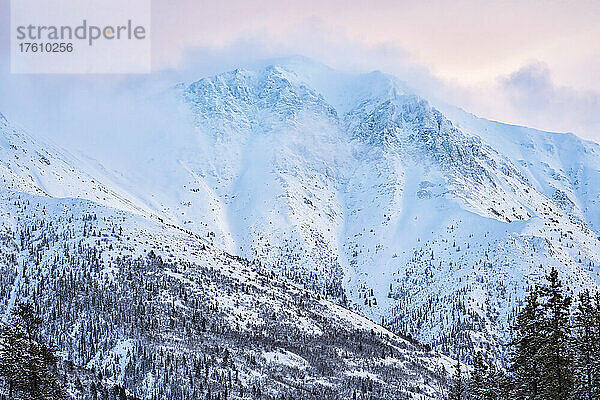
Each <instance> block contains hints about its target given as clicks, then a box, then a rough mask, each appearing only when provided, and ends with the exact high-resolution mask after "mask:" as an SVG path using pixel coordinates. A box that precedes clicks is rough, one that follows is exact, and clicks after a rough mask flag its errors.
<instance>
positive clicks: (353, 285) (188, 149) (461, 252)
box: [0, 58, 600, 360]
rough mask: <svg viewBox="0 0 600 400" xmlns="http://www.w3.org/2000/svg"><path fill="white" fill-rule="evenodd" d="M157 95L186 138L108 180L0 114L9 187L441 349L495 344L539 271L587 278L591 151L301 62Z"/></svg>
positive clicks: (580, 280) (595, 185) (380, 77)
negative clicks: (71, 205)
mask: <svg viewBox="0 0 600 400" xmlns="http://www.w3.org/2000/svg"><path fill="white" fill-rule="evenodd" d="M169 94H170V95H172V96H176V97H178V98H179V99H180V100H181V102H182V104H183V105H184V106H185V107H186V108H187V112H188V113H189V116H190V118H191V119H192V120H193V121H194V123H195V131H194V132H193V138H194V140H192V141H190V142H189V143H186V144H185V146H183V147H182V148H179V149H171V148H169V149H164V148H160V149H156V151H157V152H161V157H160V160H162V161H161V162H153V163H149V164H144V165H132V166H131V168H129V169H128V170H126V171H125V170H123V171H118V172H116V173H108V172H106V170H104V169H102V168H101V167H99V166H97V165H92V166H90V164H91V163H84V162H81V159H82V158H77V159H75V158H74V157H70V158H67V157H62V156H61V157H58V156H56V154H57V153H53V152H51V153H50V154H46V153H44V150H43V149H41V148H39V147H35V145H34V144H26V143H23V144H22V145H21V146H22V147H23V149H25V150H26V154H27V157H25V156H23V155H21V153H23V149H20V148H19V149H17V148H14V147H12V146H13V145H14V144H19V143H20V142H19V140H21V141H22V140H25V139H24V138H25V136H23V134H22V133H20V132H14V131H12V128H10V127H9V126H8V125H7V123H6V122H2V121H0V124H4V125H2V126H3V127H4V128H3V131H4V132H5V134H4V136H3V137H2V139H1V142H0V143H1V144H2V147H1V148H2V151H3V153H2V157H1V158H0V161H1V162H2V168H4V169H3V174H2V176H3V179H4V183H5V186H6V187H7V188H8V189H10V190H16V191H24V192H27V193H30V194H42V195H50V196H54V197H76V198H82V199H88V200H91V201H94V202H96V203H99V204H102V205H105V206H108V207H112V208H114V209H119V210H123V211H128V212H129V211H131V212H133V213H135V214H137V215H138V216H139V218H142V219H144V218H147V217H148V216H151V217H150V218H151V219H152V220H153V221H155V222H156V221H158V218H160V220H162V221H163V222H166V223H168V224H170V225H172V226H176V227H178V228H180V229H182V231H181V232H188V233H193V234H194V235H196V237H198V238H203V239H205V240H206V241H207V242H208V243H210V244H211V245H214V246H215V247H216V248H220V249H222V250H225V251H227V252H229V253H231V254H235V255H239V256H241V257H244V258H246V259H249V260H253V261H254V262H255V263H256V265H259V266H260V268H261V269H265V270H271V271H275V272H276V273H277V274H278V275H279V276H280V277H282V278H286V279H288V280H290V281H293V282H296V283H297V284H300V285H304V286H306V287H307V288H310V289H313V290H315V291H317V292H319V293H320V294H321V295H323V296H325V297H326V298H328V299H330V300H333V301H334V302H339V303H342V304H346V305H347V306H348V307H351V308H353V309H354V310H356V311H358V312H359V313H360V314H362V315H363V316H366V317H368V318H370V319H372V320H373V321H377V322H380V321H383V323H384V325H386V326H387V327H388V328H390V329H392V330H395V331H396V332H400V333H403V334H406V335H410V336H413V337H415V338H417V339H419V340H420V341H422V342H425V343H428V344H431V345H433V346H435V347H436V348H437V349H439V350H442V351H444V352H446V353H448V354H457V353H461V352H462V350H461V349H462V348H463V347H464V346H467V345H468V346H471V342H474V346H475V347H481V348H483V349H486V350H489V354H490V355H493V354H494V353H495V352H496V351H499V349H500V348H501V345H502V343H503V342H505V341H506V339H507V318H508V316H509V315H510V313H512V312H513V311H514V310H515V308H516V307H518V306H519V304H520V301H521V300H522V298H523V296H524V293H525V290H526V289H527V288H528V287H529V286H530V285H532V284H534V283H535V282H537V281H538V280H539V279H540V278H541V276H543V275H544V273H545V272H546V271H547V270H548V268H549V267H550V266H556V267H557V268H558V269H559V271H560V274H561V277H562V279H564V280H566V281H568V282H569V283H570V285H571V286H573V287H575V288H582V287H598V285H599V282H600V275H599V274H600V269H599V267H598V265H599V264H600V241H599V240H598V237H600V234H599V232H598V230H599V229H600V208H599V207H598V204H597V201H598V200H597V199H598V197H599V195H600V183H599V182H600V179H599V178H600V176H599V174H600V172H599V171H600V148H599V147H598V145H597V144H595V143H590V142H585V141H582V140H581V139H579V138H577V137H576V136H574V135H570V134H556V133H547V132H540V131H536V130H532V129H528V128H523V127H517V126H510V125H504V124H500V123H497V122H492V121H487V120H484V119H480V118H477V117H474V116H472V115H470V114H468V113H465V112H464V111H461V110H458V109H455V108H453V107H449V106H439V107H434V106H432V105H431V104H430V103H429V102H428V101H427V100H425V99H423V98H420V97H419V96H417V95H415V94H414V93H412V92H411V90H410V89H408V86H407V85H405V84H404V83H402V82H400V81H399V80H398V79H396V78H394V77H392V76H389V75H386V74H383V73H380V72H373V73H369V74H364V75H352V74H346V73H340V72H337V71H334V70H332V69H330V68H328V67H325V66H322V65H319V64H317V63H314V62H311V61H310V60H306V59H303V58H291V59H284V60H278V61H277V62H274V63H266V64H265V65H264V66H263V67H260V68H256V69H252V70H241V69H240V70H235V71H231V72H227V73H223V74H220V75H217V76H213V77H207V78H203V79H200V80H198V81H195V82H191V83H182V84H180V85H178V86H177V87H176V88H174V89H173V90H171V91H170V92H169ZM14 135H17V136H14ZM21 138H23V139H21ZM27 143H29V141H28V139H27ZM38 152H39V153H40V154H42V155H44V157H45V158H46V159H48V160H49V161H50V165H47V164H45V163H44V161H43V160H42V159H41V158H40V157H39V156H38V155H37V153H38ZM23 154H24V153H23ZM53 157H54V158H53ZM70 160H72V163H73V165H75V167H73V170H74V171H87V172H85V173H80V172H74V171H71V170H70V169H69V167H68V165H69V162H70ZM165 160H166V161H165ZM48 171H53V172H52V173H49V172H48ZM91 176H94V177H95V178H96V179H93V178H91ZM114 176H118V177H119V178H118V179H116V178H114ZM141 176H149V177H151V179H148V178H146V179H142V178H140V177H141ZM57 177H61V178H60V179H59V178H57ZM288 358H289V357H288ZM291 359H292V360H295V358H294V357H291Z"/></svg>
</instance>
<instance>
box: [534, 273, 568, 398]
mask: <svg viewBox="0 0 600 400" xmlns="http://www.w3.org/2000/svg"><path fill="white" fill-rule="evenodd" d="M546 279H547V280H548V282H547V285H546V286H543V287H542V288H540V298H541V301H540V304H541V306H542V310H543V316H544V319H543V320H542V327H543V329H542V340H543V342H542V347H541V349H540V350H541V351H540V356H541V358H540V360H539V361H540V362H539V363H535V364H533V366H534V367H541V371H542V375H541V386H540V389H541V394H542V398H544V399H547V400H553V399H556V400H565V399H568V398H569V397H570V396H571V392H572V389H573V376H572V367H573V363H572V360H573V356H572V352H571V349H570V337H571V327H570V325H569V314H570V308H571V298H570V297H568V296H565V294H564V293H563V287H562V283H561V282H560V280H559V279H558V271H557V270H556V269H555V268H552V270H551V272H550V274H549V275H548V277H547V278H546Z"/></svg>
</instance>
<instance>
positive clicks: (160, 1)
mask: <svg viewBox="0 0 600 400" xmlns="http://www.w3.org/2000/svg"><path fill="white" fill-rule="evenodd" d="M8 3H9V0H0V39H5V40H0V53H2V54H1V55H0V87H2V89H3V92H0V112H2V111H4V112H5V113H7V114H8V115H13V114H14V115H18V114H25V112H26V110H28V109H30V108H31V107H29V106H28V107H21V106H20V105H19V104H20V103H19V102H18V101H17V100H16V99H22V101H23V103H24V104H27V105H30V104H31V102H32V101H33V100H32V99H40V100H36V101H38V102H40V105H39V106H37V107H36V108H31V109H32V110H35V113H36V114H39V113H40V112H43V111H44V110H46V108H48V107H50V106H51V107H61V106H62V105H61V104H54V103H52V104H50V105H49V106H48V104H46V103H48V102H49V99H50V98H52V97H53V96H49V95H48V94H47V93H45V92H44V90H49V91H50V92H52V90H54V91H56V90H57V89H56V88H60V90H61V91H65V92H68V88H69V87H75V84H76V83H78V81H82V80H84V81H85V80H86V79H87V78H86V77H85V76H84V77H81V76H79V77H69V76H65V77H60V76H58V77H43V76H39V77H36V76H33V77H27V76H16V75H10V74H7V71H6V68H5V65H6V61H7V56H6V54H7V53H8V47H7V46H8V40H7V39H8V31H9V20H8V15H9V13H8ZM151 30H152V35H151V37H152V60H153V69H154V71H155V72H156V75H158V76H159V77H161V78H162V77H164V74H163V72H164V70H165V69H169V68H171V69H173V70H174V71H176V73H175V74H173V75H172V76H174V77H175V78H174V79H182V77H183V76H185V79H198V78H201V77H203V76H205V75H207V74H214V73H217V72H222V71H225V70H229V69H233V68H236V67H239V66H244V64H249V63H252V62H253V61H258V60H261V59H265V58H274V57H280V56H287V55H294V54H300V55H304V56H307V57H310V58H313V59H315V60H317V61H321V62H324V63H326V64H328V65H330V66H332V67H335V68H338V69H346V70H348V69H349V70H355V71H370V70H374V69H379V70H383V71H385V72H388V73H392V74H395V75H397V76H398V77H399V78H400V79H403V80H405V81H407V83H408V84H409V86H412V87H414V88H416V89H418V90H419V93H420V94H422V95H423V96H424V97H426V98H428V99H431V98H437V99H440V100H442V101H445V102H447V103H450V104H454V105H457V106H460V107H463V108H464V109H466V110H467V111H470V112H473V113H475V114H477V115H479V116H482V117H485V118H489V119H495V120H499V121H502V122H508V123H514V124H520V125H526V126H530V127H534V128H539V129H544V130H549V131H570V132H574V133H576V134H578V135H579V136H582V137H584V138H587V139H592V140H595V141H597V142H600V78H599V77H600V0H579V1H574V0H562V1H551V0H545V1H542V0H520V1H512V0H507V1H506V0H495V1H491V0H487V1H476V0H470V1H467V0H454V1H449V0H447V1H441V0H433V1H412V0H410V1H364V0H363V1H341V0H329V1H324V0H321V1H317V0H306V1H289V0H277V1H269V0H244V1H241V0H219V1H216V0H211V1H207V0H152V27H151ZM3 65H4V67H3ZM182 71H185V72H186V74H182V73H181V72H182ZM94 79H95V80H100V81H101V85H100V86H102V87H104V86H106V85H104V83H106V82H110V81H111V79H112V78H111V77H102V76H100V77H95V78H94ZM156 81H159V82H160V80H159V79H156ZM65 82H69V83H68V84H65ZM79 83H81V82H79ZM46 88H52V90H50V89H46ZM78 90H79V92H80V94H82V95H85V93H88V94H89V96H90V97H92V96H94V92H93V90H91V89H89V90H88V87H87V86H85V84H84V85H83V86H80V87H79V89H78ZM63 97H68V96H67V93H65V96H63ZM65 107H66V106H65ZM67 108H68V107H67ZM47 111H48V113H49V114H51V115H55V114H56V112H57V111H56V110H53V109H51V108H48V109H47ZM34 118H35V116H31V118H30V117H29V116H27V115H23V116H22V118H21V119H22V120H23V121H28V120H33V119H34ZM41 125H43V124H41Z"/></svg>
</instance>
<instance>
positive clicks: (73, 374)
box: [0, 120, 453, 399]
mask: <svg viewBox="0 0 600 400" xmlns="http://www.w3.org/2000/svg"><path fill="white" fill-rule="evenodd" d="M0 135H1V138H2V144H3V147H2V151H3V153H2V162H3V168H5V169H6V171H7V172H6V173H4V174H3V178H4V179H3V185H4V186H3V187H2V188H1V189H0V316H1V317H2V320H1V322H0V329H2V324H4V323H7V322H10V321H9V319H8V316H9V314H10V311H11V310H12V309H13V308H14V305H15V304H16V302H17V301H23V300H28V301H32V302H34V304H35V305H36V308H37V310H38V312H39V313H40V314H41V316H42V317H43V320H44V324H43V339H44V340H47V341H50V342H52V343H54V344H55V345H56V348H57V349H59V350H60V354H61V355H62V357H63V358H64V360H66V361H65V363H63V365H62V366H61V371H62V374H63V375H64V378H63V379H65V381H64V382H63V384H64V385H65V386H66V387H67V389H68V392H69V393H70V394H71V395H72V397H73V398H77V399H79V398H85V399H95V398H113V397H111V396H112V392H113V391H114V390H115V388H118V387H124V388H125V390H126V392H127V393H128V394H129V395H133V396H135V398H136V399H138V398H139V399H172V398H181V399H196V398H199V397H203V398H204V397H210V396H215V397H211V398H217V397H216V396H218V398H248V396H251V397H252V398H258V397H260V398H265V399H276V398H277V399H278V398H281V396H285V397H299V396H301V397H302V398H314V399H317V398H318V399H329V398H330V399H336V398H341V397H343V398H350V397H351V396H353V395H356V393H363V394H364V395H369V396H371V397H374V398H399V397H400V398H424V399H427V398H430V399H434V398H437V397H438V396H439V394H440V393H441V392H442V391H443V388H444V387H445V386H446V383H445V382H446V378H447V375H448V372H449V371H450V368H451V366H452V364H453V361H452V360H451V359H450V358H448V357H446V356H443V355H440V354H439V353H436V352H432V351H430V350H428V349H427V348H425V347H424V346H422V345H420V344H418V343H416V342H414V341H411V340H408V339H406V338H402V337H400V336H398V335H396V334H394V333H393V332H390V331H389V330H387V329H385V328H383V327H382V326H380V325H377V324H375V323H374V322H372V321H370V320H368V319H367V318H365V317H362V316H359V315H357V314H355V313H353V312H351V311H350V310H348V309H346V308H343V307H341V306H339V305H336V304H334V303H332V302H331V301H328V300H326V299H324V298H323V296H322V295H320V294H318V293H314V292H312V291H308V290H306V289H304V288H302V287H300V286H298V285H296V284H294V283H293V282H289V281H287V280H285V279H282V278H280V277H277V276H276V275H275V274H274V273H273V272H271V271H269V270H268V269H266V268H264V267H263V266H261V265H260V264H257V263H252V262H250V261H248V260H246V259H244V258H241V257H238V256H235V255H231V254H228V253H226V252H224V251H222V250H220V249H218V248H216V247H214V246H212V245H210V244H209V243H208V241H207V240H206V239H204V238H201V237H199V236H197V235H195V234H194V233H192V232H190V231H188V230H185V229H183V228H181V227H178V226H175V225H172V224H170V223H168V222H166V221H164V220H162V218H161V217H160V216H156V215H155V214H154V213H153V211H147V210H145V209H144V208H143V206H142V207H138V206H136V205H135V201H137V200H129V199H128V198H127V197H126V194H123V193H124V192H123V191H121V192H119V193H117V192H116V191H115V192H113V191H112V190H110V189H107V187H109V186H105V185H104V184H102V183H100V182H99V180H98V178H95V177H94V178H92V177H91V175H89V174H88V172H84V171H83V170H78V169H76V168H77V167H78V166H77V165H76V162H77V160H76V159H74V158H69V157H66V156H63V155H62V154H61V153H58V152H56V150H55V149H54V148H52V147H51V146H47V145H42V144H40V143H39V142H37V141H36V140H34V139H33V138H31V137H30V136H27V135H26V134H25V133H23V132H22V131H20V130H19V129H16V128H14V127H12V126H11V125H10V124H9V123H8V122H7V121H6V120H3V121H2V126H1V127H0ZM80 164H82V163H80ZM83 164H84V163H83ZM79 166H81V165H79ZM84 166H85V165H84ZM100 176H101V177H102V178H104V179H107V180H109V176H108V175H106V174H100ZM57 193H62V194H63V195H59V194H57ZM65 194H66V195H65ZM70 196H74V197H70ZM85 197H89V198H91V199H93V201H92V200H88V199H85ZM92 383H93V384H94V388H93V389H92V386H91V384H92ZM115 385H120V386H115ZM3 389H4V387H3V386H0V394H1V393H3V391H2V390H3ZM107 396H108V397H107Z"/></svg>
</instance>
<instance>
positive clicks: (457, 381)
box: [448, 361, 465, 400]
mask: <svg viewBox="0 0 600 400" xmlns="http://www.w3.org/2000/svg"><path fill="white" fill-rule="evenodd" d="M464 395H465V387H464V384H463V379H462V371H461V367H460V361H457V362H456V366H455V367H454V382H453V384H452V387H451V388H450V393H449V394H448V400H463V398H464Z"/></svg>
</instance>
